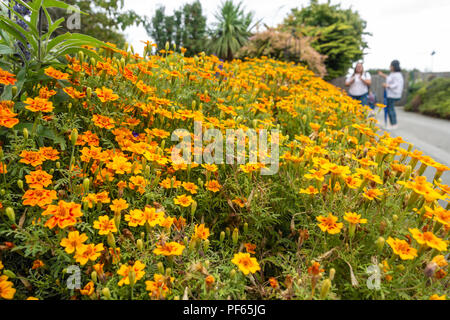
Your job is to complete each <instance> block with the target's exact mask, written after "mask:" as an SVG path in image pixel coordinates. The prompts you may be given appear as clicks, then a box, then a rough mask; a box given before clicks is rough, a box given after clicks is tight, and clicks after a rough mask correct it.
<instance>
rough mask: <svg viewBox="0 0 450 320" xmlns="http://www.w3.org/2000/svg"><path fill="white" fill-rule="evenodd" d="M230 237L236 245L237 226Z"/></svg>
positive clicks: (237, 236) (237, 237) (237, 238)
mask: <svg viewBox="0 0 450 320" xmlns="http://www.w3.org/2000/svg"><path fill="white" fill-rule="evenodd" d="M231 238H232V239H233V244H234V245H236V244H237V243H238V240H239V230H238V229H237V228H234V230H233V235H232V237H231Z"/></svg>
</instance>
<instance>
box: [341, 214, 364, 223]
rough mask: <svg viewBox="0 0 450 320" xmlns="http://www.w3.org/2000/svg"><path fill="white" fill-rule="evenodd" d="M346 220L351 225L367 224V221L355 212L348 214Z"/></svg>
mask: <svg viewBox="0 0 450 320" xmlns="http://www.w3.org/2000/svg"><path fill="white" fill-rule="evenodd" d="M344 220H345V221H348V222H349V223H350V224H363V223H367V219H361V215H360V214H357V213H354V212H346V213H345V216H344Z"/></svg>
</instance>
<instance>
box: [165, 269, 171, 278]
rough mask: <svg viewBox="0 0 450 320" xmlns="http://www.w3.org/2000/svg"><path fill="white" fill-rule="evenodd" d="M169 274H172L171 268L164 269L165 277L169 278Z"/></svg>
mask: <svg viewBox="0 0 450 320" xmlns="http://www.w3.org/2000/svg"><path fill="white" fill-rule="evenodd" d="M171 274H172V268H167V269H166V277H170V275H171Z"/></svg>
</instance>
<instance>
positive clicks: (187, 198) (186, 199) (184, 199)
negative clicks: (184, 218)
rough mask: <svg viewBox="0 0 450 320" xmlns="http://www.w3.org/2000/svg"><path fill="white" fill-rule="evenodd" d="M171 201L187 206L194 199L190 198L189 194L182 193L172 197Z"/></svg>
mask: <svg viewBox="0 0 450 320" xmlns="http://www.w3.org/2000/svg"><path fill="white" fill-rule="evenodd" d="M173 202H174V203H175V204H178V205H180V206H183V207H189V206H190V205H191V204H192V203H194V199H192V197H191V196H186V195H185V194H183V195H181V196H178V197H176V198H175V199H173Z"/></svg>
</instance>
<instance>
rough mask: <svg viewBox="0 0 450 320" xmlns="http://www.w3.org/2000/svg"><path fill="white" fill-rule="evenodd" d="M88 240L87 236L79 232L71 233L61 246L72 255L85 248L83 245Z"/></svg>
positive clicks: (62, 241)
mask: <svg viewBox="0 0 450 320" xmlns="http://www.w3.org/2000/svg"><path fill="white" fill-rule="evenodd" d="M87 239H88V237H87V235H86V234H84V233H82V234H81V235H80V233H79V232H78V231H73V232H69V234H68V235H67V238H64V239H62V240H61V242H60V245H61V246H62V247H64V248H65V251H66V252H67V253H68V254H72V253H74V252H75V251H78V250H80V249H82V248H83V243H84V242H86V241H87Z"/></svg>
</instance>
